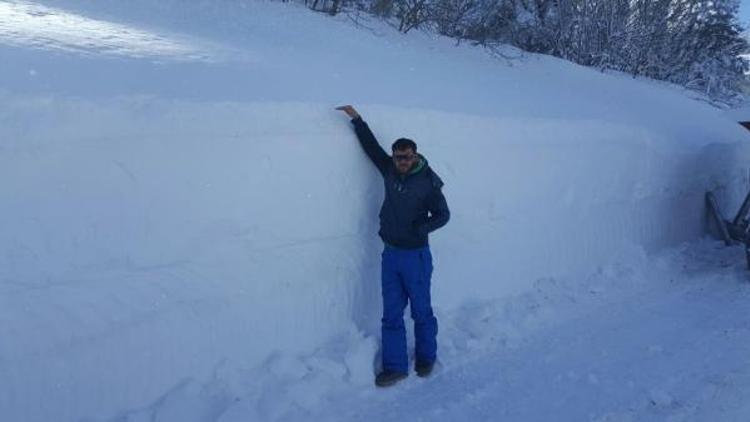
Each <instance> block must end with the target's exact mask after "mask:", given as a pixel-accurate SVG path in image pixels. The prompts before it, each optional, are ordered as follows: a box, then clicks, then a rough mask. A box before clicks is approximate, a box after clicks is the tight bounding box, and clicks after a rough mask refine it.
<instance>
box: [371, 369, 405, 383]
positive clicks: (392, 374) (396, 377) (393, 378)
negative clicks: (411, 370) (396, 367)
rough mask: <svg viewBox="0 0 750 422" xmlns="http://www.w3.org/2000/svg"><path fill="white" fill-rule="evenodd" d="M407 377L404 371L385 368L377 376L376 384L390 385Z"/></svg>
mask: <svg viewBox="0 0 750 422" xmlns="http://www.w3.org/2000/svg"><path fill="white" fill-rule="evenodd" d="M404 378H406V374H404V373H403V372H396V371H391V370H388V369H386V370H384V371H383V372H381V373H379V374H378V376H377V377H375V385H377V386H378V387H388V386H390V385H393V384H395V383H397V382H399V381H401V380H402V379H404Z"/></svg>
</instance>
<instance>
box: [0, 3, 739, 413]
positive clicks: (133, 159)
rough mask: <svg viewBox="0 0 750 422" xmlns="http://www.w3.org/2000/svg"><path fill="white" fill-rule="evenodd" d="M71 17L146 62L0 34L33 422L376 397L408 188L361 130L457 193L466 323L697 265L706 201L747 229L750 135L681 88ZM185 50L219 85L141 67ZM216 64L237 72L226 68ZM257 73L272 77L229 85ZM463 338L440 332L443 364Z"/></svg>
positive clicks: (150, 16) (3, 271)
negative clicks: (606, 272) (400, 191)
mask: <svg viewBox="0 0 750 422" xmlns="http://www.w3.org/2000/svg"><path fill="white" fill-rule="evenodd" d="M27 3H31V2H14V4H27ZM48 3H49V4H52V5H55V6H60V7H65V6H69V5H73V6H76V7H71V8H70V11H71V13H73V12H75V13H73V14H74V15H75V16H78V15H80V17H76V18H75V19H74V21H76V22H78V21H79V19H83V18H84V17H87V16H88V15H91V16H90V17H92V18H93V19H95V21H96V22H97V25H96V30H97V31H104V32H106V31H109V30H113V31H115V32H117V33H119V34H120V35H122V38H116V39H114V40H113V41H112V42H113V43H115V44H117V45H120V44H118V43H121V42H122V43H125V44H128V43H130V42H131V41H133V42H136V41H137V42H136V44H138V46H139V47H138V48H139V50H138V51H137V52H133V51H132V50H128V49H118V48H119V47H118V48H115V47H112V46H111V45H110V44H107V45H104V46H99V47H95V46H90V49H89V50H87V54H86V55H85V57H77V56H70V55H65V54H62V53H60V52H59V51H60V50H61V48H62V47H60V46H59V45H47V44H45V42H47V41H44V39H39V38H38V37H37V38H34V37H36V36H34V37H32V38H28V39H31V41H32V44H34V48H35V49H33V50H32V49H26V48H24V47H22V46H23V45H25V44H23V42H22V41H23V40H25V39H27V38H24V37H23V36H22V35H23V34H22V33H19V31H21V32H22V31H23V29H18V28H14V29H13V30H12V31H6V32H2V33H0V44H2V45H0V61H2V62H3V67H2V68H0V76H2V77H1V78H0V79H1V80H2V81H4V82H3V85H2V87H0V88H1V89H0V198H2V199H1V200H0V205H1V207H0V208H1V209H2V210H3V217H4V218H3V220H2V222H0V338H4V339H12V341H6V342H2V343H0V378H2V379H3V383H2V384H0V409H8V410H6V411H5V412H6V413H5V414H4V415H3V416H7V418H8V419H9V420H25V421H48V420H80V419H81V418H84V417H89V418H93V419H95V420H101V419H106V418H111V417H112V416H113V413H116V418H115V419H116V420H129V421H133V420H142V418H145V419H148V418H151V417H152V416H153V415H154V412H153V409H155V408H156V407H159V406H162V405H164V406H165V407H164V406H162V407H163V408H166V409H171V410H170V412H171V411H173V412H174V413H169V414H164V415H162V416H161V419H158V418H156V419H155V420H180V421H181V422H185V421H188V420H215V419H216V418H218V415H217V414H216V412H217V408H215V407H213V406H211V405H207V406H206V407H200V406H199V405H198V404H196V405H195V407H191V408H184V407H180V406H177V407H171V406H170V405H169V404H170V403H171V402H172V401H173V400H175V403H184V402H186V401H187V402H189V401H190V399H191V398H192V397H195V396H196V395H199V393H200V394H203V395H208V396H210V397H214V398H216V400H215V401H212V402H211V403H219V404H221V403H226V402H227V401H232V400H234V399H235V397H233V396H232V394H231V393H230V392H231V391H234V390H236V389H234V390H233V388H232V386H227V385H225V383H227V382H238V383H240V382H248V383H251V381H248V379H253V380H264V379H266V378H264V377H271V378H274V379H282V380H287V381H288V382H287V383H281V384H279V387H278V388H279V389H284V388H287V387H289V386H290V385H291V386H292V387H290V388H291V389H292V390H294V391H291V392H289V391H285V394H287V393H288V394H291V396H293V397H296V399H297V401H296V403H297V405H298V406H302V407H309V408H314V407H315V406H323V405H325V403H320V402H317V401H315V397H316V396H315V395H312V394H308V393H309V391H311V390H315V389H316V388H319V387H320V386H321V385H329V384H330V383H331V382H333V381H331V380H336V382H339V383H341V382H344V383H345V385H346V386H352V385H364V384H366V383H368V382H369V381H371V380H370V379H369V374H371V372H372V370H373V362H374V361H376V360H377V356H376V352H375V348H376V345H377V332H378V324H379V317H380V316H379V312H380V311H379V309H380V291H379V266H380V263H379V253H380V250H381V247H382V245H381V243H380V241H379V239H378V238H377V235H376V232H377V210H378V207H379V205H380V201H381V199H382V182H381V181H380V179H379V176H378V174H377V172H376V170H375V169H374V167H373V166H372V165H371V164H370V163H369V162H368V161H367V159H366V157H365V156H364V154H363V152H362V151H361V150H360V147H359V145H358V144H357V142H356V140H355V138H354V134H353V132H352V129H351V127H350V123H349V122H348V119H346V118H345V117H344V116H343V115H342V114H341V113H340V112H337V111H334V110H333V107H334V106H335V105H339V104H341V103H348V102H354V104H355V105H356V106H357V107H358V109H359V110H360V111H361V112H362V113H363V115H364V117H365V118H366V120H367V121H368V122H369V123H370V125H371V127H372V128H373V130H374V131H375V133H376V135H377V136H378V137H379V138H380V141H381V143H382V144H383V145H384V146H386V147H387V146H388V145H389V144H390V142H391V141H392V140H394V139H396V138H398V137H401V136H407V137H411V138H413V139H415V140H416V141H417V142H418V144H419V145H420V150H421V151H422V152H423V153H424V154H425V155H426V156H427V157H428V159H429V160H430V162H431V164H432V166H433V167H434V169H435V170H436V171H437V172H438V173H439V174H440V175H441V176H442V178H443V179H444V181H445V183H446V186H445V194H446V197H447V199H448V203H449V205H450V207H451V210H452V220H451V222H450V223H449V224H448V225H447V226H446V227H445V228H444V229H441V230H440V231H438V232H437V233H435V235H434V236H433V237H432V238H431V242H432V245H433V253H434V256H435V267H436V268H435V273H434V283H433V286H434V293H433V298H434V305H435V307H436V310H437V312H438V314H439V315H441V318H442V316H443V315H451V312H452V311H455V310H456V309H459V308H462V307H465V306H473V305H467V304H476V303H477V302H484V301H491V300H493V299H507V298H509V297H514V295H517V294H523V292H526V291H528V290H530V289H535V288H536V287H537V286H538V285H539V283H540V280H541V281H542V282H543V281H544V280H548V279H549V277H550V276H564V277H565V278H566V279H567V280H576V279H577V278H578V277H581V278H583V277H584V276H585V275H586V274H589V273H590V272H591V271H593V270H594V269H595V268H596V267H598V266H599V265H601V264H602V263H605V262H607V261H609V260H612V259H615V258H616V257H617V256H620V255H621V254H623V253H625V254H628V253H629V252H628V251H633V250H636V251H641V252H642V251H643V250H645V251H646V252H650V251H653V250H657V249H660V248H662V247H665V246H669V245H674V244H676V243H678V242H681V241H684V240H689V239H694V238H696V237H698V236H700V235H702V234H703V233H704V232H705V229H706V221H707V219H706V216H705V214H704V207H703V195H704V193H705V191H706V190H709V189H710V190H714V191H715V192H716V193H717V195H718V197H719V200H720V202H721V204H722V205H723V206H724V207H725V208H726V209H727V210H734V209H736V207H737V206H738V205H739V204H738V203H739V201H740V199H741V197H742V195H744V193H745V189H747V188H748V180H747V179H748V174H747V169H748V165H747V164H746V163H747V162H748V158H750V150H749V149H748V147H747V134H746V131H745V130H744V129H742V128H741V127H739V126H738V125H736V123H734V122H733V121H732V120H730V119H729V118H727V117H725V116H723V115H722V114H721V113H720V112H719V111H717V110H714V109H711V108H710V107H708V106H706V105H704V104H701V103H699V102H696V101H693V100H689V99H687V98H685V97H684V96H683V95H682V93H681V92H680V91H679V90H676V89H673V88H671V87H669V86H664V85H663V84H654V83H648V82H643V81H637V80H633V79H631V78H629V77H624V76H622V75H604V74H601V73H598V72H594V71H591V70H587V69H583V68H581V67H579V66H575V65H571V64H568V63H564V62H561V61H559V60H554V59H549V58H540V57H534V56H527V57H522V58H520V59H518V60H517V61H513V62H512V63H508V62H506V61H498V60H497V59H494V58H491V57H489V56H488V55H487V54H485V52H483V51H481V50H478V49H473V48H470V47H467V46H462V47H460V48H454V47H453V43H452V42H451V41H449V40H445V39H431V38H430V37H429V36H427V35H425V34H420V33H416V34H410V36H407V37H404V36H402V35H400V34H395V32H394V31H392V29H390V28H388V27H387V26H385V25H382V24H375V23H372V22H365V23H366V24H367V25H372V27H371V28H370V29H371V30H369V31H368V30H363V29H362V28H359V27H356V26H354V25H351V24H349V23H348V22H347V18H346V17H340V18H339V19H338V21H336V20H330V19H328V18H326V17H324V16H318V15H316V14H312V13H310V12H308V11H307V10H304V9H302V8H296V7H289V6H288V5H283V4H278V3H267V2H232V1H229V0H227V1H226V2H222V5H224V6H226V8H221V7H219V8H217V11H216V13H215V14H210V13H209V14H202V13H196V10H194V9H191V7H198V6H190V4H188V3H192V2H177V4H179V5H180V8H179V13H177V11H174V12H175V13H171V12H172V11H173V10H172V9H170V8H174V6H173V5H172V6H170V4H175V3H174V2H170V3H169V4H167V3H163V2H149V1H145V0H142V1H139V2H137V5H135V4H136V3H133V4H132V5H131V3H128V6H127V7H126V6H123V3H122V2H112V1H109V2H104V1H103V2H96V4H95V5H94V4H89V3H90V2H82V1H77V0H76V1H73V0H70V1H65V0H56V1H50V2H48ZM150 3H153V4H151V6H150V7H151V8H152V9H149V7H146V6H147V5H149V4H150ZM157 3H158V4H157ZM182 3H185V4H182ZM199 3H200V4H201V5H203V6H206V7H208V8H210V7H212V6H210V5H211V4H213V3H214V2H199ZM118 4H119V6H117V5H118ZM233 4H234V5H235V6H237V5H240V4H241V5H242V7H241V8H239V6H237V7H234V6H232V7H230V6H231V5H233ZM134 5H135V6H134ZM159 5H163V8H160V6H159ZM227 5H229V6H227ZM115 6H117V7H120V8H122V9H123V10H116V7H115ZM87 7H90V8H91V9H94V8H95V7H101V8H104V9H106V8H107V7H113V8H115V9H112V10H115V12H113V11H112V10H109V11H107V10H104V11H100V10H96V11H88V13H87V10H85V9H86V8H87ZM21 9H23V8H21ZM125 9H127V10H125ZM16 10H20V9H18V8H16ZM24 10H25V9H24ZM50 10H51V9H49V10H48V9H45V13H57V12H54V11H50ZM66 10H67V9H66ZM154 10H158V11H159V13H152V12H153V11H154ZM120 12H121V13H122V14H123V15H122V16H126V15H127V16H130V17H127V18H126V17H120V19H117V18H118V16H116V15H117V13H120ZM129 13H130V14H131V15H128V14H129ZM27 15H29V14H28V13H26V14H25V15H24V16H23V19H31V18H30V17H29V16H31V15H29V16H27ZM32 15H33V14H32ZM133 16H135V17H133ZM47 19H52V18H51V17H48V18H47ZM138 19H143V20H145V21H148V25H139V24H138V23H139V22H136V21H137V20H138ZM190 19H196V20H198V24H197V25H194V23H195V22H193V21H191V20H190ZM55 22H65V20H64V19H63V20H55ZM120 25H122V26H120ZM154 27H155V28H154ZM161 27H163V28H164V30H161V29H160V28H161ZM219 27H220V28H219ZM123 28H129V29H127V30H125V29H123ZM181 30H183V31H184V32H190V36H183V35H179V32H180V31H181ZM123 31H124V32H123ZM98 33H99V32H97V34H98ZM2 34H5V35H2ZM8 34H10V35H8ZM127 34H131V35H133V34H135V35H133V36H135V39H134V38H133V37H129V36H126V35H127ZM139 34H140V35H139ZM144 34H145V35H144ZM149 34H150V35H149ZM300 34H304V36H301V35H300ZM32 35H33V34H32ZM136 35H137V36H136ZM141 35H143V37H141ZM4 36H8V37H17V38H18V39H12V40H8V39H3V38H2V37H4ZM193 36H195V37H198V36H200V37H204V38H206V40H205V42H204V41H201V42H198V41H197V38H194V37H193ZM202 39H203V38H202ZM139 40H140V41H139ZM162 40H173V41H175V40H176V41H179V43H178V44H179V45H180V46H184V47H186V48H187V47H188V46H186V43H187V44H189V43H190V42H191V40H192V41H194V42H196V43H198V44H199V45H198V48H197V50H195V51H199V52H200V54H198V53H196V54H197V56H195V57H198V58H200V57H209V56H210V57H212V58H214V59H215V60H213V59H212V60H206V61H205V62H204V61H201V60H196V61H197V62H199V63H187V62H186V61H180V60H177V59H175V58H173V59H174V60H173V61H171V62H170V58H169V57H164V56H169V55H170V54H172V51H173V50H169V49H167V50H168V51H164V50H160V49H159V48H155V50H154V51H152V53H153V54H151V55H150V54H147V53H148V51H142V50H144V49H145V50H149V48H150V47H149V45H151V46H152V47H158V46H159V45H161V44H160V43H161V41H162ZM141 41H143V42H141ZM151 41H154V42H151ZM156 41H159V42H156ZM77 42H78V41H76V40H71V41H70V42H69V43H68V44H70V45H74V44H75V45H77V44H76V43H77ZM87 42H88V41H86V40H84V41H83V43H84V44H86V43H87ZM52 44H54V43H52ZM105 44H106V43H105ZM216 44H221V45H231V46H233V47H231V48H230V47H227V49H226V50H222V54H219V55H211V54H210V53H211V52H208V51H205V50H206V49H210V48H211V46H214V45H216ZM8 45H10V46H11V47H7V46H8ZM66 45H67V44H66ZM128 45H130V44H128ZM19 46H21V47H19ZM238 46H239V47H238ZM36 48H38V50H37V49H36ZM45 48H46V49H47V50H45ZM97 48H100V49H101V50H103V51H101V54H102V55H103V56H107V57H106V58H98V57H97ZM237 48H240V49H243V51H245V53H246V55H244V56H243V57H245V58H247V57H251V58H252V59H253V60H249V59H247V60H245V61H232V62H227V63H220V62H217V60H219V59H220V58H222V57H224V53H226V52H227V51H234V50H233V49H237ZM78 49H79V48H78V47H76V48H72V47H71V48H67V47H66V48H64V49H63V50H66V51H67V50H73V51H76V50H78ZM113 49H115V50H117V51H118V52H119V53H118V54H117V55H115V56H117V57H119V58H112V54H110V53H111V52H112V51H111V50H113ZM52 50H54V51H57V53H55V54H51V53H49V52H48V51H52ZM178 51H183V50H179V49H178ZM176 54H181V53H176ZM121 55H127V56H128V57H130V58H129V59H123V58H121V57H120V56H121ZM131 56H133V57H131ZM188 56H189V57H188V58H190V57H193V56H190V54H188ZM144 57H145V58H147V59H148V60H154V62H151V61H148V60H146V59H144ZM243 60H244V59H243ZM208 62H210V63H208ZM301 69H304V77H301V76H300V73H301ZM441 320H443V321H445V320H446V319H441ZM457 326H461V325H460V324H458V325H457ZM469 329H471V328H469ZM514 329H517V330H523V329H524V327H523V325H516V326H514ZM458 331H459V330H458V329H455V327H454V328H453V329H448V330H447V331H441V335H440V338H439V341H440V342H441V343H440V344H441V346H440V347H445V346H446V345H447V346H448V347H450V345H451V344H452V342H454V341H456V340H457V338H461V337H460V336H458V334H456V333H457V332H458ZM462 341H463V340H462ZM300 356H305V358H304V359H303V358H301V357H300ZM228 368H229V369H228ZM237 368H244V369H247V371H245V372H238V371H234V370H235V369H237ZM258 368H261V369H258ZM227 371H229V372H231V375H227ZM232 371H234V372H232ZM259 373H260V375H261V376H258V377H256V375H258V374H259ZM300 374H301V375H300ZM303 376H305V377H307V378H305V382H297V381H300V379H301V377H303ZM242 377H245V378H242ZM206 380H211V381H210V382H207V383H206ZM201 385H202V386H204V387H205V388H204V390H201V391H200V392H196V390H195V389H196V388H199V387H198V386H201ZM251 385H252V386H251V388H262V386H261V384H251ZM305 389H308V390H305ZM264 394H267V395H268V397H273V394H274V391H270V392H268V393H264ZM271 401H272V400H270V399H269V400H264V401H263V403H266V404H268V403H270V402H271ZM268 406H270V408H268V409H265V410H264V409H261V413H262V414H264V415H271V416H273V415H280V414H281V413H283V411H285V410H288V409H287V408H286V407H285V406H286V403H284V404H279V405H278V406H281V409H279V408H277V407H274V406H273V405H270V404H268ZM219 407H222V406H219ZM237 409H238V410H237V411H238V412H239V413H237V414H236V415H235V416H236V417H238V418H242V417H243V416H242V415H243V414H245V413H243V412H242V407H238V408H237ZM255 411H258V409H256V408H252V409H250V410H248V412H250V413H249V414H252V412H255ZM280 412H281V413H280ZM186 414H190V415H193V416H186ZM149 415H151V416H149ZM230 416H231V415H230ZM230 416H228V417H227V418H228V419H227V420H231V418H232V417H234V416H231V417H230ZM190 418H193V419H190Z"/></svg>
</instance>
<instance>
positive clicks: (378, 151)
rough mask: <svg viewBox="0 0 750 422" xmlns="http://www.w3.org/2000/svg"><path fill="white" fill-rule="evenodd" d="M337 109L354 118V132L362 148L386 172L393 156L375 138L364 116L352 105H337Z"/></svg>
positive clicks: (382, 171)
mask: <svg viewBox="0 0 750 422" xmlns="http://www.w3.org/2000/svg"><path fill="white" fill-rule="evenodd" d="M336 110H341V111H343V112H345V113H346V114H347V116H349V117H350V118H351V119H352V124H353V125H354V132H355V133H356V134H357V139H359V144H360V145H362V149H364V150H365V153H366V154H367V156H368V157H370V160H372V162H373V163H374V164H375V166H376V167H377V168H378V170H379V171H380V173H381V174H385V172H386V171H387V170H388V166H389V165H390V164H391V157H390V156H389V155H388V154H387V153H386V152H385V150H384V149H383V147H381V146H380V144H379V143H378V140H377V139H375V135H373V134H372V131H371V130H370V127H369V126H367V123H366V122H365V121H364V120H362V116H360V115H359V113H357V110H355V109H354V107H352V106H350V105H345V106H340V107H336Z"/></svg>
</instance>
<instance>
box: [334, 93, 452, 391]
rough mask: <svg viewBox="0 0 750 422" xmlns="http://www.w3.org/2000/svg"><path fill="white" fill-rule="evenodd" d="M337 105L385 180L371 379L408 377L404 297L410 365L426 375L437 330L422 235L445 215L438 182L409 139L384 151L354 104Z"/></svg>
mask: <svg viewBox="0 0 750 422" xmlns="http://www.w3.org/2000/svg"><path fill="white" fill-rule="evenodd" d="M336 109H337V110H342V111H344V112H345V113H346V114H347V115H348V116H349V117H350V118H351V119H352V120H351V121H352V124H353V125H354V131H355V132H356V134H357V138H358V139H359V143H360V144H361V145H362V148H363V149H364V150H365V153H367V156H368V157H370V160H372V162H373V163H374V164H375V166H376V167H377V168H378V170H379V171H380V174H381V175H382V176H383V180H384V182H385V199H384V201H383V205H382V206H381V208H380V214H379V216H380V231H379V232H378V234H379V235H380V238H381V239H383V243H384V244H385V246H384V249H383V253H382V261H381V282H382V293H383V319H382V342H383V344H382V351H383V371H382V372H381V373H380V374H378V376H377V377H376V378H375V384H376V385H378V386H381V387H384V386H388V385H392V384H395V383H396V382H398V381H400V380H402V379H404V378H406V376H407V373H408V362H409V359H408V356H407V353H406V329H405V327H404V309H405V308H406V304H407V301H408V302H409V303H411V317H412V319H413V320H414V336H415V337H416V364H415V370H416V372H417V375H418V376H420V377H426V376H428V375H429V374H430V372H432V367H433V365H434V363H435V358H436V353H437V340H436V336H437V330H438V328H437V319H436V318H435V316H434V315H433V313H432V304H431V301H430V277H431V276H432V254H431V253H430V246H429V244H428V240H427V237H428V234H429V233H430V232H432V231H434V230H437V229H439V228H440V227H442V226H444V225H445V224H446V223H447V222H448V219H449V218H450V211H449V210H448V204H447V203H446V201H445V197H444V196H443V193H442V191H441V188H442V186H443V182H442V180H440V177H438V175H437V174H435V172H434V171H433V170H432V169H431V168H430V166H429V165H428V163H427V160H426V159H425V158H424V157H423V156H422V155H421V154H418V153H417V144H415V143H414V141H412V140H411V139H406V138H399V139H397V140H396V141H395V142H394V143H393V145H392V146H391V149H392V152H393V155H392V156H389V155H388V154H387V153H386V152H385V151H384V150H383V148H382V147H381V146H380V144H378V141H377V139H375V136H374V135H373V134H372V131H370V128H369V127H368V126H367V123H365V121H364V120H362V117H361V116H360V115H359V113H357V111H356V110H355V109H354V107H352V106H350V105H346V106H341V107H336Z"/></svg>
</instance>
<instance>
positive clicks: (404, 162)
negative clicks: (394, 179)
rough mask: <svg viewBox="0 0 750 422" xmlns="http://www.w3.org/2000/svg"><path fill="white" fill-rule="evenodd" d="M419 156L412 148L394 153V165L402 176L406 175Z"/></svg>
mask: <svg viewBox="0 0 750 422" xmlns="http://www.w3.org/2000/svg"><path fill="white" fill-rule="evenodd" d="M418 159H419V158H418V156H417V154H416V153H415V152H414V150H412V149H411V148H407V149H397V150H395V151H393V164H395V165H396V170H398V172H399V173H400V174H406V173H408V172H409V170H411V168H412V166H413V165H414V163H415V162H417V160H418Z"/></svg>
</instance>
